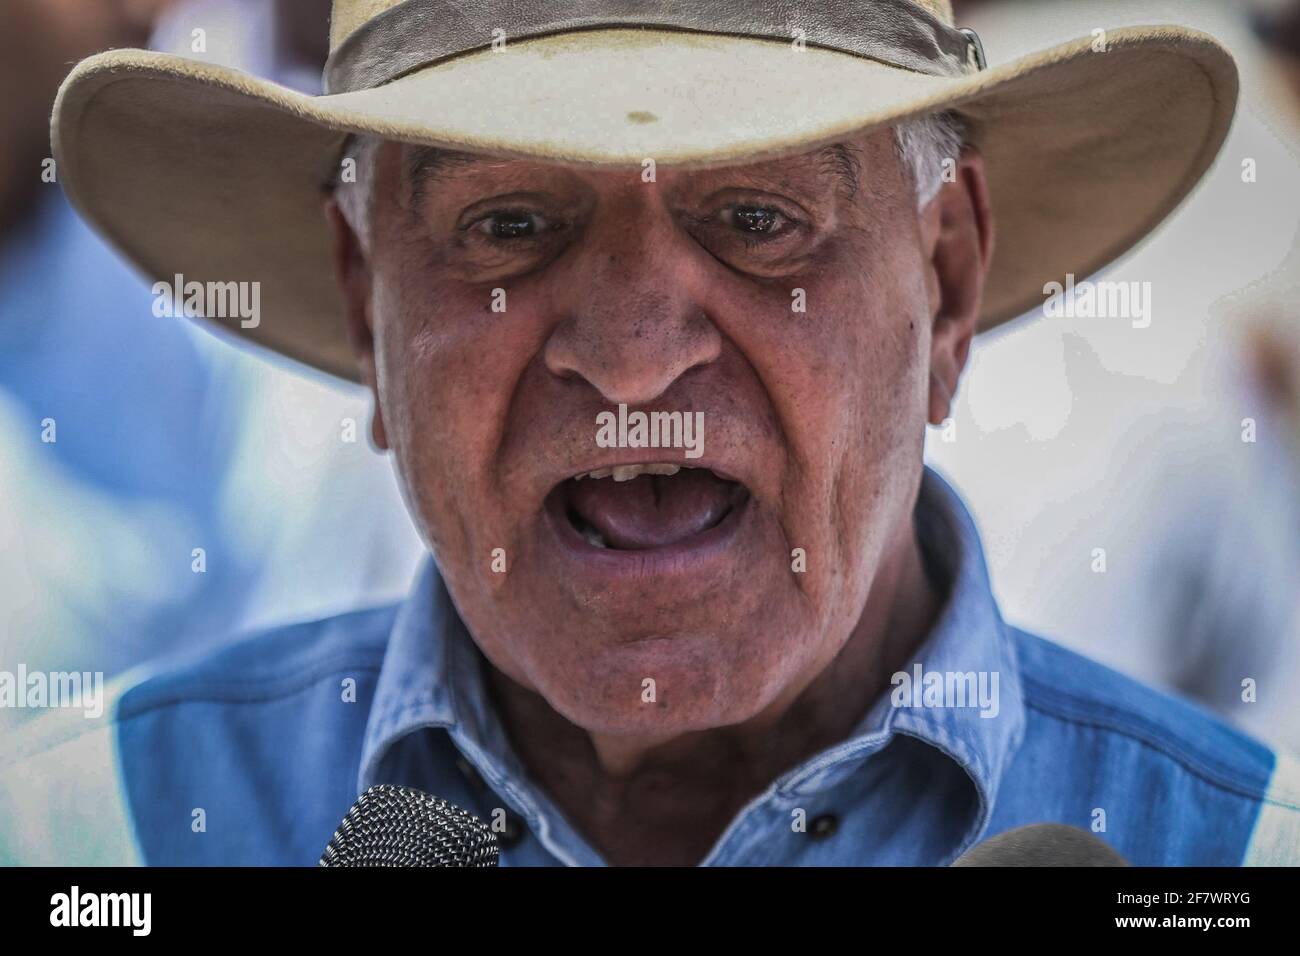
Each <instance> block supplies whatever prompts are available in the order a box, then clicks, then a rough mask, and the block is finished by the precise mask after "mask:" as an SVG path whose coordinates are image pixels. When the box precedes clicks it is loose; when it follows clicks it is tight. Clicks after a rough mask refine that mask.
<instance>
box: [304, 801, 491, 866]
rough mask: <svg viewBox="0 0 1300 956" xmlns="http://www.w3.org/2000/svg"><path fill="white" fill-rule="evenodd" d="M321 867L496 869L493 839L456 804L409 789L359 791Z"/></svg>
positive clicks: (326, 848) (477, 820)
mask: <svg viewBox="0 0 1300 956" xmlns="http://www.w3.org/2000/svg"><path fill="white" fill-rule="evenodd" d="M320 865H321V866H472V867H478V866H496V865H497V839H496V835H495V834H494V833H493V832H492V831H491V830H490V829H489V828H488V826H487V824H486V823H484V822H483V821H482V820H480V819H479V818H478V817H476V816H474V815H473V814H472V813H468V812H467V811H465V810H462V809H461V808H460V807H458V806H456V805H455V804H452V803H448V802H447V801H446V800H442V799H440V798H438V797H434V796H430V795H429V794H427V793H424V792H422V791H420V790H415V789H412V788H411V787H394V786H389V785H387V784H380V785H376V786H373V787H371V788H370V789H369V790H367V791H366V792H365V793H363V794H362V795H361V797H360V799H358V800H357V802H356V803H354V804H353V805H352V809H351V810H349V811H348V815H347V816H346V817H344V818H343V822H342V823H341V824H339V828H338V829H337V830H335V831H334V836H333V838H331V840H330V842H329V845H328V846H327V847H325V852H324V853H323V854H321V858H320Z"/></svg>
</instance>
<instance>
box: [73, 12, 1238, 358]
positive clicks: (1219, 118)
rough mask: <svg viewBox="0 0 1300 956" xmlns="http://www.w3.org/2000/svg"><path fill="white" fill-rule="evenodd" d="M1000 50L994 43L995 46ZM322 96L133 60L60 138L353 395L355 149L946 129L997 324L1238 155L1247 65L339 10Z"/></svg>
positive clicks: (96, 214)
mask: <svg viewBox="0 0 1300 956" xmlns="http://www.w3.org/2000/svg"><path fill="white" fill-rule="evenodd" d="M986 39H987V40H988V41H989V42H990V43H996V42H997V38H996V37H991V38H986ZM331 51H332V52H331V56H330V60H329V62H328V64H327V66H326V71H325V80H326V90H327V92H326V95H323V96H317V97H312V96H305V95H302V94H299V93H296V92H294V91H292V90H289V89H286V88H283V87H281V86H277V85H276V84H273V83H270V82H266V81H264V80H261V79H258V78H256V77H253V76H250V75H248V74H246V73H242V72H238V71H235V70H231V69H225V68H221V67H216V66H212V65H209V64H206V63H202V62H195V61H192V60H188V59H185V58H182V57H178V56H171V55H165V54H161V53H151V52H146V51H140V50H116V51H110V52H108V53H103V54H100V55H98V56H94V57H91V58H90V59H88V60H85V61H84V62H82V63H81V64H79V65H78V66H77V67H76V68H75V69H74V70H73V71H72V73H71V74H70V75H69V77H68V79H67V80H66V82H65V83H64V85H63V88H62V90H61V91H60V93H59V97H58V100H57V102H56V104H55V109H54V118H53V135H54V149H55V158H56V160H57V163H58V170H59V178H60V179H61V181H62V182H63V184H64V187H65V189H66V191H67V193H68V195H69V197H70V198H71V200H72V202H73V203H74V204H75V205H76V207H77V208H78V209H79V210H80V211H81V212H82V214H83V215H84V216H85V217H86V218H87V219H88V220H89V221H90V222H91V223H93V224H94V225H95V226H96V227H98V228H99V229H100V230H101V231H102V232H103V233H104V234H105V235H106V236H107V237H108V238H109V239H110V240H111V241H112V242H113V243H114V244H115V245H116V246H117V247H118V248H119V249H120V250H121V251H122V252H123V253H124V254H125V255H126V256H127V257H129V258H130V259H131V260H132V261H134V262H135V263H136V264H137V265H138V266H139V267H140V268H141V269H143V270H144V272H145V273H147V274H148V275H149V276H150V277H151V278H153V279H160V280H168V281H170V280H171V279H172V277H173V276H175V275H182V276H184V278H185V279H186V280H187V281H190V280H193V281H198V282H202V283H209V282H222V283H224V282H250V283H251V282H258V283H260V313H261V316H262V318H261V321H260V323H259V324H258V325H257V326H256V327H255V328H242V327H241V322H240V320H239V318H238V317H233V318H230V319H220V320H217V319H214V321H220V322H221V323H222V324H223V325H227V326H228V327H230V328H231V329H232V330H233V331H234V332H236V333H238V334H240V335H243V336H244V337H246V338H248V339H251V340H253V341H255V342H257V343H259V344H261V345H263V346H266V347H268V348H271V349H274V350H276V351H278V352H281V353H283V354H285V355H289V356H291V357H293V358H295V359H298V360H300V361H303V362H306V363H308V364H310V365H313V366H316V367H317V368H320V369H324V370H325V371H327V372H330V373H333V374H335V375H339V376H342V377H344V378H356V376H357V370H356V367H355V363H354V360H353V357H352V352H351V349H350V347H349V344H348V339H347V334H346V330H345V326H344V321H343V317H342V302H341V299H340V298H339V296H338V295H337V294H336V287H335V282H334V278H333V270H332V265H331V257H330V240H329V233H328V230H327V229H326V227H325V221H324V217H323V213H322V203H321V195H322V187H323V185H324V184H325V183H327V182H329V181H331V180H332V179H333V178H334V176H335V173H336V170H337V169H338V165H339V161H340V149H341V148H342V145H343V143H344V141H345V138H346V136H347V134H348V133H370V134H377V135H379V136H383V137H388V138H392V139H400V140H405V141H409V142H416V143H422V144H428V145H433V146H446V147H451V148H456V149H461V150H466V151H471V152H485V153H492V154H500V155H507V156H521V157H534V158H541V159H545V160H554V161H563V162H570V163H581V164H598V165H602V166H612V167H627V168H640V167H641V164H642V162H643V160H644V159H647V158H652V159H654V160H655V162H656V163H658V164H693V165H717V164H727V163H737V162H752V161H755V160H758V159H764V158H772V157H776V156H780V155H785V154H790V153H797V152H801V151H804V150H808V149H812V148H815V147H817V146H820V145H824V144H826V143H829V142H834V141H835V140H837V139H840V138H843V137H845V136H847V135H850V134H852V133H855V132H858V131H866V130H868V129H871V128H875V127H880V126H887V125H893V124H894V123H896V122H898V121H900V120H903V119H907V118H910V117H914V116H917V115H920V114H924V113H928V112H932V111H936V110H943V109H949V108H953V109H956V110H958V111H959V112H960V113H961V114H962V116H963V117H964V118H965V120H966V122H967V126H968V131H969V133H970V134H971V136H972V138H973V140H974V142H975V143H976V144H977V145H978V147H979V148H980V150H981V151H982V152H983V154H984V156H985V161H986V167H987V173H988V176H989V183H990V192H991V197H992V202H993V208H994V214H995V217H996V220H997V228H998V242H997V249H996V252H995V255H994V259H993V263H992V271H991V275H990V277H989V282H988V285H987V289H986V298H985V303H984V311H983V315H982V321H981V329H987V328H990V327H992V326H994V325H997V324H998V323H1000V322H1003V321H1005V320H1007V319H1010V318H1013V317H1014V316H1017V315H1019V314H1021V313H1023V312H1026V311H1028V310H1030V309H1033V308H1035V307H1037V306H1038V305H1039V304H1040V303H1041V302H1042V301H1043V299H1044V298H1045V294H1044V290H1043V286H1044V285H1045V284H1046V283H1048V282H1052V281H1062V282H1063V281H1064V278H1065V276H1066V274H1067V273H1073V274H1074V275H1075V276H1076V277H1077V278H1079V279H1082V278H1083V277H1084V276H1086V275H1088V274H1091V273H1093V272H1095V271H1096V270H1097V269H1099V268H1101V267H1102V266H1104V265H1105V264H1107V263H1108V262H1110V261H1111V260H1113V259H1114V258H1116V257H1117V256H1119V255H1120V254H1122V253H1124V252H1125V251H1126V250H1128V249H1129V248H1130V247H1132V246H1133V245H1134V244H1135V243H1136V242H1138V241H1139V240H1140V239H1142V238H1143V237H1144V236H1146V235H1147V234H1148V233H1149V232H1151V230H1152V229H1154V228H1155V227H1156V226H1157V225H1158V224H1159V223H1160V221H1161V220H1162V219H1164V217H1165V216H1166V215H1168V214H1169V212H1170V211H1171V210H1172V209H1173V208H1174V207H1175V206H1176V205H1177V204H1178V203H1179V202H1180V201H1181V200H1182V199H1183V198H1184V196H1186V194H1187V193H1188V192H1189V190H1191V188H1192V187H1193V186H1194V185H1195V184H1196V183H1197V181H1198V180H1199V179H1200V177H1201V176H1202V174H1203V173H1204V172H1205V170H1206V169H1207V167H1208V166H1209V165H1210V163H1211V162H1212V161H1213V160H1214V157H1215V156H1216V154H1217V153H1218V151H1219V148H1220V146H1221V144H1222V143H1223V140H1224V137H1225V135H1226V134H1227V130H1228V127H1229V124H1230V122H1231V119H1232V114H1233V110H1234V107H1235V104H1236V98H1237V74H1236V68H1235V66H1234V64H1233V61H1232V58H1231V57H1230V56H1229V55H1228V53H1227V52H1226V51H1225V50H1224V49H1223V48H1222V47H1221V46H1220V45H1219V44H1218V43H1217V42H1216V41H1215V40H1214V39H1213V38H1212V37H1209V36H1207V35H1205V34H1203V33H1199V32H1196V31H1193V30H1188V29H1182V28H1178V27H1171V26H1158V27H1137V28H1125V29H1116V30H1113V31H1105V32H1102V31H1093V32H1092V33H1090V34H1089V35H1088V36H1086V37H1084V38H1082V39H1080V40H1078V41H1075V42H1071V43H1066V44H1062V45H1060V46H1057V47H1054V48H1052V49H1050V50H1045V51H1042V52H1038V53H1032V54H1029V55H1026V56H1022V57H1020V58H1018V59H1015V60H1012V61H1010V62H1006V63H1004V64H1002V65H999V66H997V67H994V68H986V67H984V64H983V52H982V50H981V48H980V45H979V42H978V38H975V37H974V36H973V34H971V33H969V31H962V30H959V29H957V28H956V27H955V26H954V24H953V20H952V12H951V9H950V7H949V4H948V0H804V2H800V3H791V2H788V0H743V2H741V0H529V2H503V0H476V2H468V0H335V3H334V13H333V22H332V25H331Z"/></svg>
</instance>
